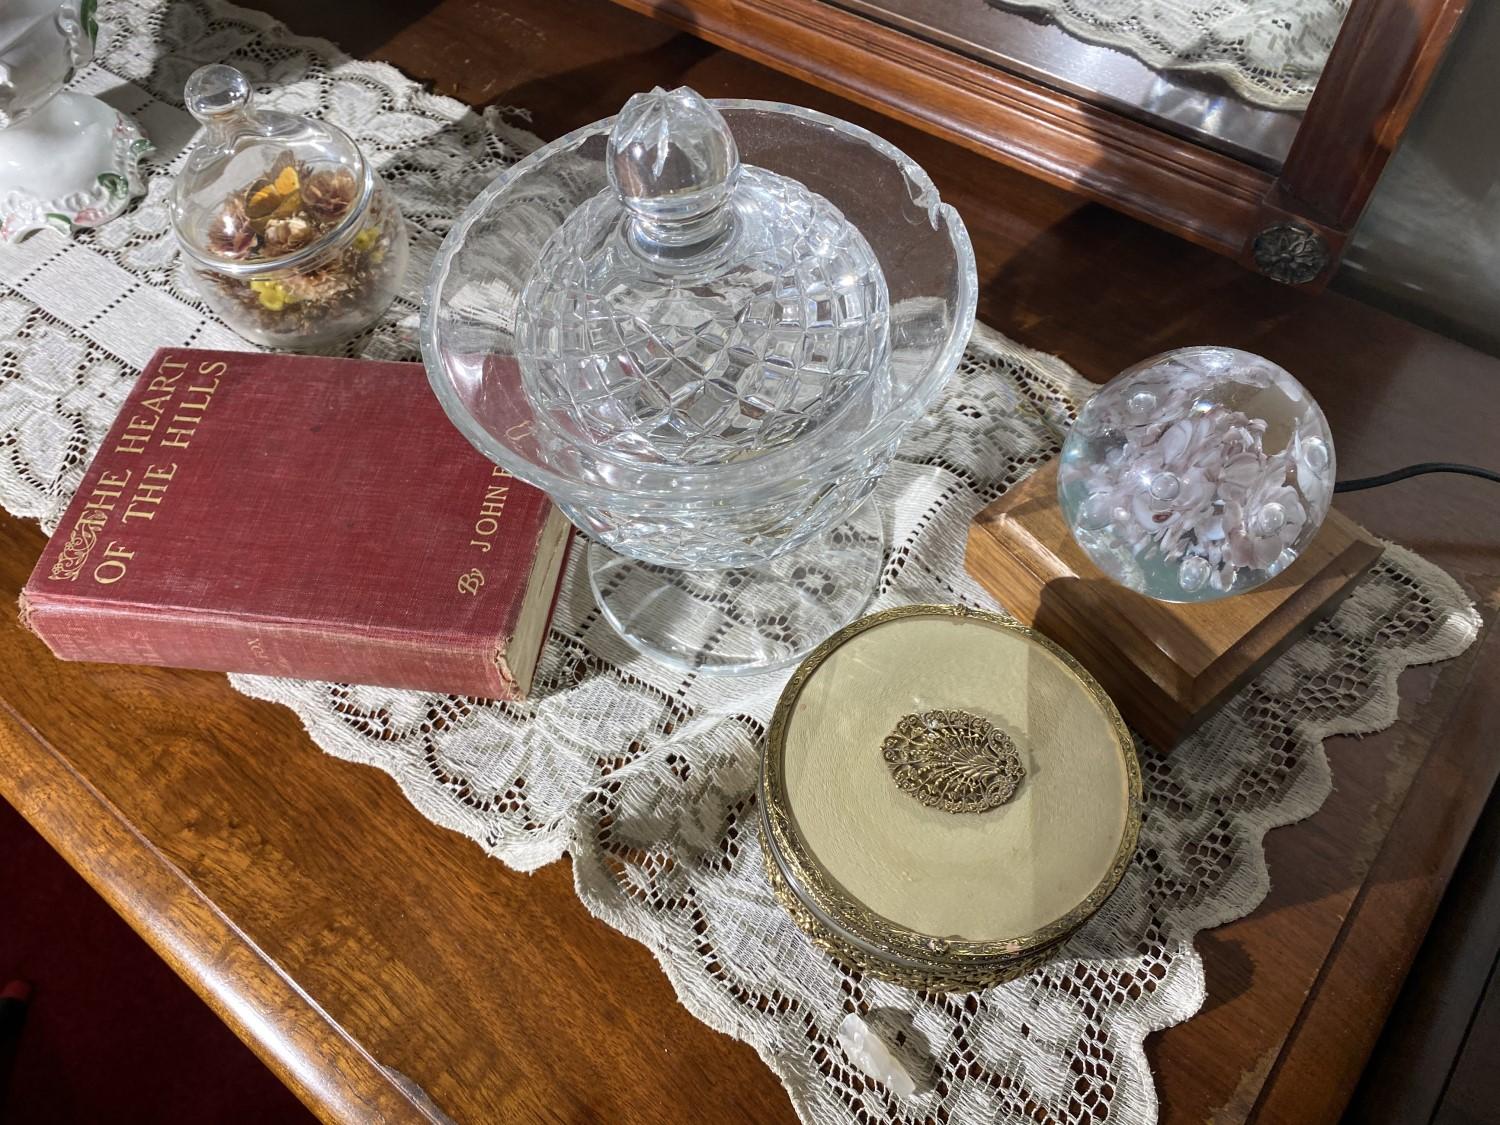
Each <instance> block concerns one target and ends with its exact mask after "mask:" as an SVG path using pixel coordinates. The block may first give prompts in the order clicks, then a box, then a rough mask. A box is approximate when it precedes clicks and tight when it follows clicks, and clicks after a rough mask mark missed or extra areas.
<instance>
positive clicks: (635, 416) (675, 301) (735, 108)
mask: <svg viewBox="0 0 1500 1125" xmlns="http://www.w3.org/2000/svg"><path fill="white" fill-rule="evenodd" d="M428 288H429V291H428V294H427V300H426V301H425V303H424V305H425V307H424V315H423V327H422V350H423V357H424V359H425V361H426V363H427V370H428V376H429V378H430V380H431V382H432V385H433V388H434V390H435V391H436V393H437V395H438V397H439V399H440V400H441V401H442V403H443V405H444V407H445V409H446V410H447V411H448V415H449V417H450V418H452V419H453V421H454V422H455V424H456V425H457V426H458V427H459V428H460V429H461V430H462V431H463V432H464V433H465V434H466V435H467V436H468V437H469V439H470V440H471V441H472V442H473V443H474V444H475V445H476V446H477V447H478V448H479V449H481V450H482V451H484V452H485V453H486V454H487V455H489V456H490V457H491V458H492V459H493V460H495V461H496V462H498V463H499V464H500V465H502V466H504V467H505V468H506V469H508V470H509V471H510V472H511V473H513V474H514V475H515V476H517V477H519V478H521V479H523V480H526V481H529V482H531V483H532V484H535V485H537V486H538V487H540V488H542V489H544V490H546V491H547V492H548V493H549V494H550V495H551V496H552V498H553V500H554V501H555V502H556V503H557V504H558V505H559V506H560V507H561V508H562V509H563V511H564V512H566V513H567V515H568V516H569V517H570V518H571V519H572V520H573V522H574V523H575V524H577V525H578V526H579V527H580V528H581V529H582V530H583V531H585V532H586V533H587V534H588V535H589V537H590V538H591V540H592V542H591V544H590V546H589V551H588V559H587V564H588V569H589V577H590V580H591V584H592V587H593V590H594V594H595V597H596V599H597V601H598V603H599V606H600V608H601V610H602V611H603V613H604V615H605V617H606V618H607V619H608V620H609V621H610V622H611V623H612V624H613V625H614V626H615V627H616V628H617V629H618V630H619V632H620V633H621V634H622V635H623V636H624V637H625V639H626V640H627V641H629V642H630V643H631V644H633V645H634V646H635V647H637V648H638V649H640V650H641V651H644V652H646V653H648V654H650V655H652V656H653V657H656V658H657V659H660V660H662V661H665V662H667V663H670V664H674V665H677V666H681V667H685V668H691V669H695V670H710V671H725V672H737V671H757V670H763V669H768V668H774V667H779V666H782V665H785V664H788V663H791V662H794V661H796V660H797V659H799V658H800V657H801V656H802V655H804V654H805V653H806V652H808V651H810V650H811V649H812V648H813V647H814V646H815V645H817V644H818V643H819V642H821V641H822V640H823V639H825V638H826V637H827V636H829V635H830V634H831V633H833V632H834V631H835V630H837V629H838V628H840V627H841V626H843V625H844V624H846V623H847V622H849V621H851V620H853V619H854V618H855V617H856V616H858V614H859V613H860V611H861V610H862V609H863V608H864V607H865V605H866V604H867V603H868V601H869V599H870V597H871V596H872V594H873V592H874V589H875V585H876V581H877V579H878V576H879V572H880V568H881V565H882V562H883V551H884V544H885V536H884V532H883V529H882V524H881V518H880V513H879V512H878V511H877V510H876V509H875V507H874V506H873V505H872V504H867V503H865V501H866V500H867V498H868V497H869V496H870V494H871V493H872V492H873V490H874V488H875V486H876V484H877V483H878V481H879V479H880V476H881V474H882V473H883V472H884V470H885V468H886V467H887V465H888V464H889V463H890V460H891V457H892V456H893V454H894V452H895V448H896V445H897V443H898V442H899V441H900V438H901V436H902V433H903V432H904V430H905V429H906V428H907V427H908V426H909V425H910V424H911V423H912V422H913V421H914V420H916V419H917V418H918V417H919V416H920V415H921V414H922V413H923V412H924V411H925V409H926V408H927V406H928V404H929V403H930V402H931V401H932V399H933V397H934V396H935V395H936V393H937V392H938V390H939V389H940V388H941V386H942V385H943V383H944V382H945V381H946V380H947V378H948V376H949V375H950V374H951V373H952V372H953V369H954V367H955V366H956V365H957V362H958V359H959V357H960V356H961V354H962V351H963V346H964V344H965V343H966V341H967V340H968V335H969V331H970V328H971V327H972V325H973V318H974V304H975V296H976V283H975V273H974V259H973V253H972V251H971V250H970V247H969V242H968V236H967V234H966V233H965V231H964V228H963V224H962V222H961V221H960V220H959V218H958V216H957V214H956V213H955V212H954V211H953V209H952V208H951V207H948V206H946V205H945V204H943V203H942V202H941V201H940V200H939V198H938V193H937V191H936V189H935V188H934V187H933V186H932V183H931V181H930V180H928V178H927V176H926V175H925V173H923V171H922V170H921V168H919V167H918V166H917V165H915V164H914V163H912V161H911V160H910V159H909V158H907V157H906V156H905V155H903V154H902V153H901V152H900V151H898V150H897V149H895V148H893V147H892V146H891V145H889V144H887V143H886V142H885V141H883V140H881V139H880V138H879V137H876V136H874V135H873V134H871V133H868V132H866V131H865V130H863V129H859V128H856V127H855V126H853V125H850V124H848V123H846V122H843V121H839V120H837V119H835V118H831V117H827V116H824V115H822V114H818V113H813V112H811V111H809V110H804V109H799V108H796V107H793V106H786V105H780V104H774V103H763V102H739V101H716V102H709V101H706V100H705V99H703V98H701V97H700V96H699V95H697V94H696V93H694V92H693V91H691V90H688V89H680V90H674V91H670V92H668V91H663V90H654V91H651V92H650V93H646V94H639V95H637V96H636V97H634V98H632V99H631V100H630V101H629V102H628V103H627V104H626V106H625V108H624V109H623V110H622V111H621V113H620V115H619V116H618V117H616V118H612V119H609V120H606V121H600V122H597V123H595V124H593V125H590V126H587V127H585V128H583V129H580V130H578V131H577V132H574V133H572V134H570V135H568V136H566V137H563V138H561V139H560V140H558V141H555V142H553V143H552V144H549V145H547V146H545V147H544V148H542V149H539V150H538V151H537V152H535V153H534V154H532V155H531V156H529V157H528V158H527V159H526V160H524V161H522V162H521V163H519V164H517V165H516V166H515V167H514V168H512V169H510V170H508V171H507V172H505V173H503V174H502V175H501V176H500V177H498V178H497V179H496V180H495V182H494V183H493V184H491V185H490V187H488V188H487V189H486V190H485V191H484V192H483V193H482V194H481V195H480V196H479V198H478V199H476V200H475V202H474V203H473V204H472V205H471V206H470V207H469V209H468V210H467V211H466V212H465V214H464V215H463V216H462V218H461V219H460V220H459V222H458V223H457V224H455V226H454V227H453V229H452V231H451V232H450V233H449V235H448V237H447V239H446V240H445V241H444V243H443V247H442V249H441V251H440V253H439V254H438V257H437V260H436V262H435V263H434V266H433V271H432V275H431V278H430V281H429V287H428Z"/></svg>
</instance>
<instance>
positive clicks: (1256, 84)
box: [837, 0, 1351, 169]
mask: <svg viewBox="0 0 1500 1125" xmlns="http://www.w3.org/2000/svg"><path fill="white" fill-rule="evenodd" d="M837 2H838V3H840V4H841V5H842V6H843V7H847V8H850V9H852V10H855V11H858V12H861V13H862V14H864V15H868V16H872V17H874V18H876V19H879V20H881V21H882V22H884V23H888V24H892V25H894V26H897V27H900V28H903V29H904V30H907V31H910V32H913V33H915V34H917V35H920V36H922V37H923V38H926V39H930V40H933V41H935V42H939V43H942V44H944V45H945V46H949V47H953V48H956V49H958V50H960V51H963V52H964V53H966V54H969V55H972V56H974V57H976V58H979V59H983V60H985V61H987V62H991V63H994V64H996V65H998V66H1001V67H1004V68H1005V69H1007V70H1010V71H1013V72H1015V73H1017V74H1021V75H1023V76H1025V77H1027V78H1031V79H1034V80H1036V81H1039V82H1042V83H1044V84H1046V85H1049V86H1052V87H1054V88H1057V89H1061V90H1065V91H1067V92H1068V93H1071V94H1075V95H1077V96H1079V97H1083V98H1086V99H1088V100H1089V101H1092V102H1096V103H1099V104H1102V105H1106V106H1108V107H1109V108H1111V109H1115V110H1119V111H1122V112H1125V113H1128V114H1130V115H1132V116H1135V117H1138V118H1142V119H1145V120H1149V121H1151V122H1152V123H1154V124H1157V125H1159V126H1161V127H1162V128H1164V129H1168V130H1170V131H1171V132H1174V133H1177V134H1179V135H1181V136H1183V137H1186V138H1188V139H1190V140H1193V141H1197V142H1199V143H1201V144H1206V145H1208V146H1210V147H1212V148H1216V149H1219V150H1220V151H1223V152H1227V153H1229V154H1231V155H1233V156H1237V157H1239V158H1241V159H1243V160H1246V161H1249V162H1250V163H1253V164H1256V165H1259V166H1261V167H1265V168H1268V169H1275V168H1278V167H1279V166H1280V165H1281V162H1282V160H1283V159H1285V157H1286V154H1287V150H1288V149H1289V148H1290V147H1291V144H1292V138H1293V137H1295V136H1296V133H1297V126H1298V124H1299V123H1300V121H1301V117H1302V113H1303V111H1304V110H1305V109H1306V108H1307V103H1308V100H1309V99H1310V98H1311V97H1312V92H1313V89H1314V87H1315V86H1316V85H1317V81H1318V75H1319V74H1320V73H1321V72H1322V69H1323V64H1324V63H1325V62H1326V61H1327V59H1328V54H1329V52H1330V51H1331V50H1332V49H1333V41H1334V39H1335V38H1336V37H1337V36H1338V31H1339V26H1340V25H1341V24H1342V23H1343V20H1344V15H1345V13H1346V12H1347V11H1348V8H1349V4H1350V2H1351V0H837Z"/></svg>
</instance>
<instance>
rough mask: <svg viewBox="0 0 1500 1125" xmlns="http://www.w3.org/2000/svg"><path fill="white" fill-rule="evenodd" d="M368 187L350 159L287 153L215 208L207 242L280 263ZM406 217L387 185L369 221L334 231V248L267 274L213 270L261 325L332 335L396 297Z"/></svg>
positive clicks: (319, 234) (331, 224) (272, 332)
mask: <svg viewBox="0 0 1500 1125" xmlns="http://www.w3.org/2000/svg"><path fill="white" fill-rule="evenodd" d="M358 196H359V184H358V183H357V182H356V180H355V177H354V174H353V173H352V172H351V171H350V170H349V169H347V168H344V167H341V166H337V165H335V166H333V167H324V168H317V167H312V166H309V165H308V164H307V163H304V162H302V161H298V160H296V159H295V158H294V157H293V156H292V155H291V154H290V153H283V154H282V155H281V156H279V157H278V158H277V159H276V161H275V162H274V163H273V164H272V165H271V168H270V170H269V171H268V172H267V174H266V175H264V176H262V177H260V178H259V179H257V180H255V181H254V182H252V183H249V184H246V185H245V186H244V187H243V188H241V189H239V190H237V191H235V192H233V193H231V194H230V195H229V196H228V197H227V198H226V199H225V200H224V201H223V202H222V203H221V204H220V205H219V206H218V207H217V208H215V209H214V211H213V213H212V215H211V217H210V219H209V223H208V229H207V232H206V237H205V242H206V244H207V247H208V249H209V250H210V252H212V253H213V254H214V255H215V256H217V257H220V258H223V259H224V260H226V261H234V262H257V263H259V262H264V263H266V264H267V265H272V264H274V263H275V262H276V261H278V260H280V259H283V258H287V257H290V256H291V255H293V254H296V253H297V252H298V251H301V250H304V249H306V248H307V247H309V246H313V245H315V244H317V243H318V242H319V240H321V239H324V238H325V237H326V236H328V235H330V234H331V233H332V232H334V231H335V230H337V229H338V228H339V227H340V225H341V224H343V223H344V222H345V220H346V218H347V216H348V214H349V211H350V209H351V208H352V207H354V205H355V203H356V201H357V199H358ZM400 224H401V219H400V215H399V213H398V212H397V210H396V208H395V207H394V206H393V205H392V204H391V202H390V200H389V198H388V197H387V195H386V193H385V191H384V190H383V189H382V190H377V191H376V192H375V194H374V196H373V197H372V199H371V202H370V205H369V207H368V209H367V212H366V214H365V216H364V221H363V222H362V223H360V225H359V226H358V228H357V229H353V230H349V231H347V232H344V233H343V235H342V236H341V237H339V238H338V239H337V240H335V241H332V242H331V243H330V245H329V246H328V248H327V251H326V253H323V254H319V255H315V256H313V257H312V258H311V259H309V260H307V261H304V262H299V263H297V265H296V266H295V267H292V268H288V269H286V270H283V271H273V272H271V273H269V274H267V275H263V276H259V277H243V276H235V275H232V274H224V273H216V272H210V271H203V276H204V277H205V279H206V280H208V281H209V282H211V283H212V284H213V285H214V287H215V288H216V289H217V290H218V291H219V292H221V293H223V294H224V295H225V296H227V297H228V298H230V299H231V300H232V301H234V302H235V304H236V305H238V306H239V307H240V308H239V313H240V316H244V317H248V318H249V319H250V320H251V321H252V322H253V324H254V326H255V327H256V328H258V329H259V330H260V332H261V333H264V334H266V335H269V336H276V337H298V336H308V335H312V336H322V335H325V334H326V330H327V329H328V328H330V327H332V325H333V323H334V322H337V321H341V320H345V319H357V318H358V317H359V316H363V315H365V314H367V313H369V312H370V311H371V307H372V305H373V304H374V303H376V302H378V303H379V304H380V305H381V306H383V305H384V303H385V302H386V301H387V300H389V292H390V289H391V287H392V284H393V279H392V277H391V272H392V270H393V269H399V267H400V262H399V259H400V258H401V257H402V255H399V254H397V255H394V256H393V255H391V254H390V253H389V251H390V249H391V247H392V244H393V243H395V242H396V241H397V240H398V239H399V238H400V235H401V225H400ZM377 311H378V310H377ZM351 314H355V316H353V317H351Z"/></svg>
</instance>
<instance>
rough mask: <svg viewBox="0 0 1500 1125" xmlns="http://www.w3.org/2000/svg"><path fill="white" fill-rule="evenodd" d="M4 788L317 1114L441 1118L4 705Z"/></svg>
mask: <svg viewBox="0 0 1500 1125" xmlns="http://www.w3.org/2000/svg"><path fill="white" fill-rule="evenodd" d="M0 795H3V796H4V797H5V799H6V800H8V801H9V802H10V803H11V804H12V805H14V806H15V808H16V809H17V810H18V811H19V812H20V813H21V815H22V816H23V817H25V818H26V820H27V821H29V822H30V823H31V825H32V826H33V827H34V828H35V829H36V830H37V831H38V832H39V833H40V834H41V835H42V836H43V838H44V839H46V840H47V842H48V843H49V844H50V845H51V846H52V847H53V848H54V849H55V850H56V851H57V852H58V853H59V854H60V855H61V856H62V857H63V858H64V859H65V860H66V861H67V862H68V864H69V865H70V866H71V867H72V868H73V869H74V870H75V871H77V872H78V873H79V874H80V875H81V876H82V877H83V878H84V879H85V881H87V882H88V884H89V885H90V886H91V887H93V889H94V890H95V891H96V892H98V893H99V895H100V896H101V897H103V898H104V900H105V901H106V902H108V903H109V905H110V906H111V907H112V908H113V909H114V910H115V912H116V913H117V914H119V915H120V917H122V918H123V919H125V921H126V922H127V923H129V925H130V926H131V928H132V929H134V930H135V932H136V933H138V934H139V935H140V936H141V937H142V938H143V939H144V940H145V941H146V943H147V944H148V945H150V946H151V948H152V949H153V950H154V951H155V952H156V954H157V955H158V956H160V957H161V958H162V959H163V960H164V961H166V962H167V964H168V965H170V966H171V967H172V969H173V971H174V972H176V974H177V975H178V976H179V977H180V978H181V979H182V980H184V981H185V982H187V984H188V985H189V986H190V987H191V988H192V989H193V991H194V992H196V993H197V994H198V996H199V997H201V998H202V999H203V1001H204V1002H205V1003H206V1004H208V1006H209V1007H210V1008H211V1009H212V1010H213V1011H214V1013H215V1015H217V1016H218V1017H219V1019H220V1020H222V1021H223V1022H224V1023H225V1024H226V1025H227V1026H228V1027H229V1028H230V1029H231V1030H232V1031H233V1032H234V1033H235V1034H236V1035H237V1036H239V1038H240V1039H241V1040H242V1041H243V1042H244V1043H245V1044H246V1045H247V1046H248V1047H250V1049H251V1050H253V1051H254V1052H255V1053H256V1055H258V1056H259V1057H260V1059H261V1060H262V1061H263V1062H264V1063H265V1064H266V1065H267V1066H268V1067H269V1068H270V1069H271V1070H272V1072H274V1073H275V1074H276V1076H277V1077H278V1078H279V1079H280V1080H281V1081H282V1082H283V1083H284V1084H285V1085H286V1086H287V1087H288V1088H289V1089H291V1090H292V1091H293V1092H295V1093H296V1094H297V1096H298V1097H299V1098H301V1100H302V1101H303V1103H304V1104H305V1105H307V1107H308V1108H309V1109H310V1110H312V1111H313V1112H314V1113H315V1114H316V1115H317V1116H318V1117H319V1118H320V1119H321V1120H323V1121H328V1122H349V1121H360V1122H365V1121H372V1122H416V1123H424V1125H425V1123H436V1122H441V1121H443V1118H442V1117H441V1116H439V1115H438V1114H436V1112H435V1111H434V1110H432V1109H431V1108H430V1107H429V1106H427V1105H424V1104H422V1103H421V1101H419V1100H417V1099H416V1098H415V1097H414V1096H413V1095H412V1094H411V1093H409V1092H408V1091H407V1090H406V1089H405V1088H404V1087H403V1086H402V1085H401V1083H400V1081H399V1079H398V1078H397V1076H395V1075H393V1074H392V1072H390V1071H388V1070H386V1068H384V1067H383V1066H381V1065H380V1063H379V1062H378V1061H377V1060H376V1059H374V1058H373V1057H372V1056H371V1055H370V1054H369V1053H368V1052H367V1051H365V1050H364V1048H363V1047H361V1046H360V1045H359V1043H358V1041H357V1040H355V1039H354V1037H353V1036H351V1035H350V1034H349V1033H348V1032H347V1031H346V1030H344V1028H342V1027H341V1026H340V1025H339V1024H338V1023H337V1022H336V1021H334V1020H333V1019H332V1018H331V1017H330V1016H329V1015H328V1013H327V1012H325V1011H324V1010H323V1009H322V1008H321V1007H319V1005H318V1004H317V1003H316V1002H315V1001H314V1000H313V999H312V998H311V997H310V996H308V995H307V994H306V993H305V992H303V991H302V990H301V989H300V988H299V987H298V986H297V984H296V983H295V982H294V981H293V980H292V979H291V978H290V977H288V976H287V974H286V973H285V972H283V971H282V969H281V968H280V966H278V965H277V964H276V963H275V962H274V961H273V960H271V959H270V958H269V957H268V956H266V954H265V953H264V952H263V951H262V950H261V949H260V948H259V947H258V946H257V945H256V944H255V942H254V941H253V940H251V939H250V937H249V936H248V935H246V934H245V933H244V931H242V930H241V929H240V928H239V927H238V926H236V925H235V924H234V923H233V922H232V921H231V920H230V919H228V918H227V917H225V915H224V914H223V912H222V911H220V910H219V908H218V907H217V906H215V905H214V903H213V902H212V901H211V900H210V899H209V898H208V897H207V896H206V895H205V894H204V893H203V892H202V891H201V890H200V889H199V888H198V887H197V885H196V884H195V883H194V882H193V881H192V880H191V879H190V878H189V877H188V876H187V875H186V873H184V872H183V871H182V870H181V869H180V868H178V867H177V866H176V865H175V864H173V863H172V862H171V860H169V859H168V858H167V857H166V856H165V855H163V854H162V852H161V851H160V850H159V849H157V848H156V847H155V846H154V845H152V844H151V843H150V841H148V840H146V839H145V838H144V837H143V836H141V835H140V833H139V832H137V831H136V830H135V829H134V828H132V827H131V825H130V824H129V822H128V821H127V820H126V819H125V817H124V816H123V815H122V814H121V812H120V810H119V809H117V808H116V807H115V806H114V805H113V804H112V803H111V802H110V801H109V800H108V799H107V798H106V797H105V796H104V795H103V794H102V793H100V792H99V791H98V790H97V789H95V788H94V787H93V786H92V785H91V784H89V782H88V781H87V780H86V779H84V778H83V777H82V775H80V774H79V773H78V772H77V771H76V770H75V769H74V768H73V767H72V765H71V764H69V762H68V761H67V760H66V758H65V757H64V755H63V754H62V753H60V752H59V750H58V749H57V748H56V747H55V746H53V745H52V744H51V743H50V742H49V741H48V740H47V739H46V738H45V737H44V736H43V735H42V734H41V733H40V732H39V731H37V730H36V729H35V728H33V727H32V726H31V725H30V724H29V723H27V722H26V721H25V719H23V718H22V717H21V716H20V715H18V714H17V713H16V712H15V711H14V710H13V709H12V708H11V706H10V705H9V704H8V703H6V702H5V701H4V700H0ZM125 888H129V889H128V890H126V889H125Z"/></svg>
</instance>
